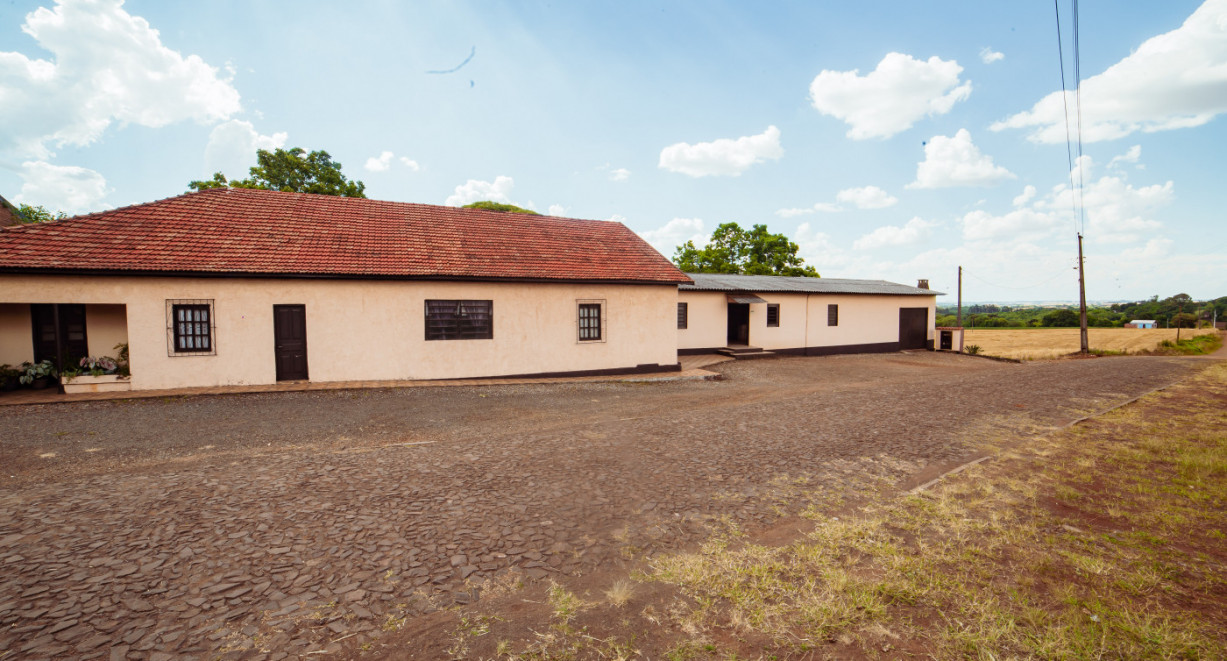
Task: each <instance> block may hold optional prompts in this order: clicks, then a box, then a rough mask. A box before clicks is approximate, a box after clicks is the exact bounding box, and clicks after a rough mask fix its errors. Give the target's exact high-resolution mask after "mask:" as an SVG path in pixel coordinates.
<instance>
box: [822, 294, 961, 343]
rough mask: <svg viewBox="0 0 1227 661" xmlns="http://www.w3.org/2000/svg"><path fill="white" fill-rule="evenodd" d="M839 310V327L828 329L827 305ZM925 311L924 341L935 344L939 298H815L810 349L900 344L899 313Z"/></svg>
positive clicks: (854, 296)
mask: <svg viewBox="0 0 1227 661" xmlns="http://www.w3.org/2000/svg"><path fill="white" fill-rule="evenodd" d="M828 304H835V305H838V306H839V325H838V326H827V305H828ZM901 308H926V309H927V310H928V321H927V322H926V328H927V330H926V334H925V338H926V339H927V340H929V341H932V340H933V339H934V337H935V335H934V333H933V322H934V319H936V318H937V295H936V294H934V295H933V296H883V295H872V296H870V295H857V294H843V295H838V296H832V295H826V294H815V295H813V296H811V297H810V302H809V334H808V337H807V339H806V344H805V346H807V347H835V346H846V345H852V344H884V343H887V342H898V341H899V310H900V309H901Z"/></svg>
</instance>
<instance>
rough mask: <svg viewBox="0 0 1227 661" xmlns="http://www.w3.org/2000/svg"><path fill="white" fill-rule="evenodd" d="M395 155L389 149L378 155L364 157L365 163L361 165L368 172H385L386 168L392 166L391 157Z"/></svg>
mask: <svg viewBox="0 0 1227 661" xmlns="http://www.w3.org/2000/svg"><path fill="white" fill-rule="evenodd" d="M395 156H396V154H393V153H392V152H390V151H385V152H380V153H379V155H378V156H372V157H370V158H368V159H366V164H365V165H363V166H362V167H364V168H366V170H367V171H368V172H387V171H388V168H390V167H392V159H393V158H394V157H395Z"/></svg>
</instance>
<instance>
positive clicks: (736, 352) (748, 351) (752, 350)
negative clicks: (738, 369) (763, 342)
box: [716, 347, 776, 360]
mask: <svg viewBox="0 0 1227 661" xmlns="http://www.w3.org/2000/svg"><path fill="white" fill-rule="evenodd" d="M716 353H719V354H723V355H725V356H730V357H732V358H736V359H737V360H750V359H752V358H772V357H774V356H776V354H775V353H774V352H771V351H765V350H763V349H762V348H760V347H724V348H723V349H717V350H716Z"/></svg>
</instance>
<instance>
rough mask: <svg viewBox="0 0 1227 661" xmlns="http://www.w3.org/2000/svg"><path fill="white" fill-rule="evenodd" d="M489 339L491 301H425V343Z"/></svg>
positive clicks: (492, 323) (491, 335) (492, 335)
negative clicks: (427, 341)
mask: <svg viewBox="0 0 1227 661" xmlns="http://www.w3.org/2000/svg"><path fill="white" fill-rule="evenodd" d="M493 338H494V302H493V301H456V300H452V301H430V300H428V301H426V339H427V340H489V339H493Z"/></svg>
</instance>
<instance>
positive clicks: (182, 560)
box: [0, 353, 1204, 659]
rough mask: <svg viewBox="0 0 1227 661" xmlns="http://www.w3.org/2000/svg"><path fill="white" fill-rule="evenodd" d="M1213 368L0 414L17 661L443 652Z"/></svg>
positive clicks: (846, 367)
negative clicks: (717, 544)
mask: <svg viewBox="0 0 1227 661" xmlns="http://www.w3.org/2000/svg"><path fill="white" fill-rule="evenodd" d="M1199 364H1204V363H1198V362H1197V361H1193V360H1189V359H1178V358H1157V357H1148V358H1102V359H1095V360H1082V361H1055V362H1042V363H1028V364H1021V365H1019V364H1010V363H1001V362H994V361H989V360H983V359H977V358H972V357H966V356H957V355H951V354H936V353H911V354H888V355H876V356H835V357H824V358H785V359H774V360H761V361H748V362H735V363H725V364H721V365H718V366H716V367H714V368H713V369H717V370H719V371H721V372H723V373H724V375H725V377H726V380H724V381H719V382H678V383H657V384H633V383H610V384H590V383H589V384H573V385H551V386H496V387H484V388H481V387H463V388H445V389H430V390H412V389H406V390H367V391H344V392H312V393H289V394H262V395H235V396H219V397H197V398H182V399H180V398H171V399H166V400H140V401H120V402H93V403H79V404H57V405H44V406H28V407H5V408H4V409H0V429H3V430H4V431H3V440H2V441H0V466H3V475H2V476H0V567H3V568H4V571H3V572H2V573H0V627H2V628H0V650H10V651H11V652H13V653H14V654H13V656H11V657H0V658H27V657H30V658H33V657H54V656H62V657H73V658H118V659H122V658H151V659H162V658H191V657H195V658H209V657H213V656H216V655H218V654H222V653H224V654H228V655H231V656H234V657H235V658H267V659H281V658H289V657H295V658H297V657H302V656H305V655H308V654H311V655H312V658H318V657H319V656H325V657H326V656H327V655H329V654H331V655H339V656H341V657H348V656H354V655H357V654H358V653H359V652H360V651H362V650H367V649H370V650H372V651H373V652H379V651H380V650H383V651H384V653H388V648H387V647H385V645H386V644H387V642H386V641H392V643H393V644H395V645H396V647H395V648H394V649H395V650H396V652H395V653H394V656H395V655H400V656H416V657H417V658H434V657H435V654H436V653H438V652H440V651H441V650H442V649H444V648H443V647H442V645H444V644H446V640H447V638H446V636H447V634H448V633H449V631H448V630H447V626H444V624H445V623H446V622H448V619H447V618H448V615H449V614H447V613H444V612H442V611H441V610H440V609H443V608H445V607H447V606H448V605H452V604H464V603H471V602H472V601H474V600H475V599H479V598H481V595H482V592H483V589H485V590H489V589H490V587H491V586H494V585H497V584H498V583H500V582H505V581H507V580H509V579H510V580H524V581H528V582H530V583H531V582H534V581H543V580H560V581H564V580H577V581H584V580H588V581H597V582H600V580H603V579H601V577H602V576H605V575H615V574H624V573H625V572H626V571H627V570H628V569H629V568H631V567H633V566H635V563H638V562H642V561H644V559H645V558H650V556H651V554H652V553H653V552H654V551H656V550H660V549H665V548H678V547H682V546H685V545H687V544H690V543H693V542H695V541H696V540H698V539H701V538H702V537H703V536H704V535H705V534H706V532H707V531H708V530H709V525H710V524H711V522H712V521H713V520H715V519H717V518H720V517H727V518H728V519H729V520H731V521H734V522H736V523H737V524H738V525H739V526H741V527H743V528H745V529H748V530H751V531H755V530H757V531H760V532H761V531H769V530H772V529H773V528H775V527H778V526H780V525H781V522H785V523H786V522H787V520H788V517H789V516H790V515H792V514H795V512H793V511H789V510H788V509H787V508H786V507H782V506H781V504H780V503H781V502H784V501H788V502H793V503H794V504H795V499H786V498H782V497H781V496H782V495H784V494H788V493H791V492H794V491H795V490H797V489H798V488H800V487H811V488H812V487H814V486H821V487H822V488H824V489H826V490H828V491H834V492H838V491H839V490H840V489H841V488H843V485H845V484H854V483H855V484H863V482H864V479H865V478H866V477H871V478H872V477H876V478H881V480H882V481H883V483H889V484H893V485H901V486H907V485H909V484H915V483H918V482H919V481H922V480H923V479H926V478H927V477H928V476H932V475H935V474H937V473H939V472H940V471H941V470H943V469H944V468H946V467H949V466H953V465H956V464H958V463H959V462H961V461H964V460H966V459H967V458H969V457H971V456H974V454H975V452H976V449H977V448H978V447H980V446H981V444H982V443H983V442H985V441H990V440H993V438H995V437H1000V436H1001V435H1002V434H1005V433H1011V434H1023V435H1026V434H1028V433H1038V432H1040V431H1043V430H1044V429H1046V428H1047V427H1048V426H1050V425H1053V424H1058V423H1061V422H1065V421H1068V420H1069V419H1071V418H1074V417H1077V416H1079V415H1082V414H1085V413H1087V412H1089V411H1091V410H1095V409H1097V408H1102V407H1103V406H1106V405H1108V404H1111V403H1113V402H1119V401H1121V400H1124V399H1127V398H1129V397H1132V396H1134V395H1137V394H1139V393H1142V392H1145V391H1148V390H1150V389H1152V388H1155V387H1157V386H1161V385H1165V384H1168V383H1170V382H1172V381H1175V380H1177V379H1179V378H1181V377H1182V376H1183V375H1185V374H1187V373H1189V371H1190V370H1193V369H1196V367H1197V366H1198V365H1199ZM790 506H791V505H790ZM398 630H399V632H398ZM407 632H415V633H416V634H417V635H413V636H408V633H407ZM406 636H408V637H406Z"/></svg>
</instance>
